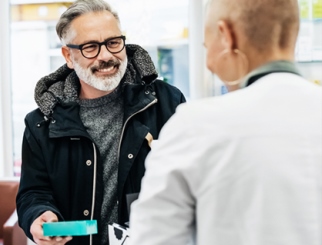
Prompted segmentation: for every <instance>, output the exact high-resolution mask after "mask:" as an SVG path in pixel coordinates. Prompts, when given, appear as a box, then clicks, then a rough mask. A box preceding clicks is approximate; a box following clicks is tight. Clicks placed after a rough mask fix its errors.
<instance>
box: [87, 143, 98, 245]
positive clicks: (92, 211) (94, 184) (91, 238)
mask: <svg viewBox="0 0 322 245" xmlns="http://www.w3.org/2000/svg"><path fill="white" fill-rule="evenodd" d="M92 144H93V149H94V173H93V194H92V210H91V220H93V219H94V207H95V192H96V170H97V153H96V147H95V144H94V143H92ZM89 239H90V240H89V244H90V245H92V244H93V236H92V235H90V238H89Z"/></svg>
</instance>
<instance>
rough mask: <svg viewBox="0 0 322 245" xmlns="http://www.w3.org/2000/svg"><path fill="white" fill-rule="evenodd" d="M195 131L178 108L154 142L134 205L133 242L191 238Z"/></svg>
mask: <svg viewBox="0 0 322 245" xmlns="http://www.w3.org/2000/svg"><path fill="white" fill-rule="evenodd" d="M179 111H180V110H179ZM194 134H195V132H194V129H193V128H192V127H191V126H190V127H189V125H188V123H187V121H185V116H184V115H181V114H180V113H178V112H177V113H176V114H175V115H174V116H173V117H172V118H171V119H170V120H169V121H168V123H167V124H166V125H165V126H164V128H163V129H162V131H161V134H160V137H159V140H158V141H157V142H156V144H153V145H152V150H151V153H150V154H149V156H148V157H147V160H146V173H145V176H144V178H143V180H142V189H141V192H140V195H139V199H138V200H137V201H135V202H134V203H133V204H132V207H131V217H130V237H131V239H130V244H131V245H165V244H166V245H171V244H173V245H187V244H189V243H190V242H191V239H192V237H193V233H194V223H195V211H194V210H195V199H194V195H193V192H192V191H191V190H192V188H193V186H192V184H191V183H192V182H194V183H195V179H196V178H197V175H198V173H197V172H196V168H195V164H194V163H195V160H196V158H195V156H194V154H196V153H195V151H193V148H194V147H195V144H198V142H195V139H194V137H193V136H194Z"/></svg>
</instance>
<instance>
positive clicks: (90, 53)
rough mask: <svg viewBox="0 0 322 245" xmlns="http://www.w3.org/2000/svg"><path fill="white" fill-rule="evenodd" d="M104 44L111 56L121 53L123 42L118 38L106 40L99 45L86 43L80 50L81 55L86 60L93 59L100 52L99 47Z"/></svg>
mask: <svg viewBox="0 0 322 245" xmlns="http://www.w3.org/2000/svg"><path fill="white" fill-rule="evenodd" d="M103 44H105V46H106V48H107V50H108V51H109V52H111V53H113V54H115V53H118V52H120V51H122V49H123V48H124V40H123V39H122V38H120V37H117V38H113V39H110V40H107V41H106V42H104V43H102V44H99V43H88V44H86V45H84V46H83V48H82V50H81V51H82V54H83V55H84V56H85V57H86V58H93V57H95V56H97V55H98V54H99V52H100V50H101V46H102V45H103Z"/></svg>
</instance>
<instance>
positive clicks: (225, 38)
mask: <svg viewBox="0 0 322 245" xmlns="http://www.w3.org/2000/svg"><path fill="white" fill-rule="evenodd" d="M217 27H218V30H219V33H220V36H221V44H222V45H223V46H224V48H225V49H227V50H233V49H235V48H236V43H235V38H234V33H233V30H232V29H231V27H230V26H229V24H228V23H227V22H226V21H223V20H220V21H218V23H217Z"/></svg>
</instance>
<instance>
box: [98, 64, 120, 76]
mask: <svg viewBox="0 0 322 245" xmlns="http://www.w3.org/2000/svg"><path fill="white" fill-rule="evenodd" d="M119 66H120V65H119V64H115V63H114V64H107V65H102V66H100V67H95V68H94V69H93V70H92V71H93V73H98V74H103V75H104V74H105V75H114V74H115V73H116V72H117V70H118V69H119Z"/></svg>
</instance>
